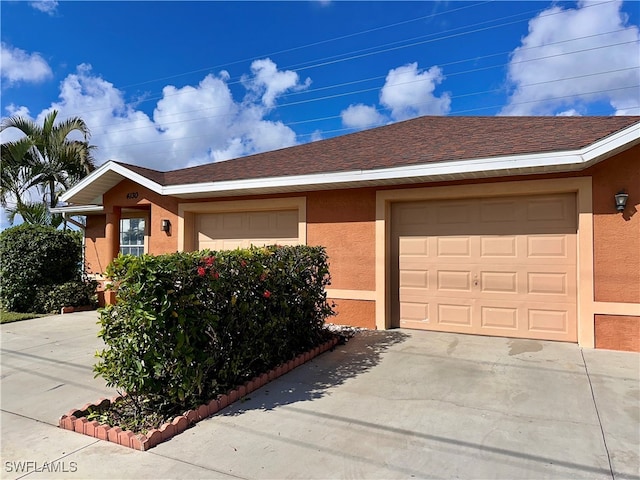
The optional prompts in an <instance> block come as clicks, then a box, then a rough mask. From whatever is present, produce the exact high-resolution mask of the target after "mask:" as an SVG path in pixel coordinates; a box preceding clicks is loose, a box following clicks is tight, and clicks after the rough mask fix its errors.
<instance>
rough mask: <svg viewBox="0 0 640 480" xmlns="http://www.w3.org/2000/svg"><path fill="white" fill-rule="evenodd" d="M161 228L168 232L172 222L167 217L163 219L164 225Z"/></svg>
mask: <svg viewBox="0 0 640 480" xmlns="http://www.w3.org/2000/svg"><path fill="white" fill-rule="evenodd" d="M160 228H161V230H162V231H163V232H168V231H169V230H171V222H170V221H169V220H166V219H165V220H162V225H161V227H160Z"/></svg>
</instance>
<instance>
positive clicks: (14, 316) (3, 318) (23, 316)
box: [0, 310, 48, 323]
mask: <svg viewBox="0 0 640 480" xmlns="http://www.w3.org/2000/svg"><path fill="white" fill-rule="evenodd" d="M47 315H48V314H46V313H45V314H43V313H16V312H5V311H4V310H0V323H11V322H19V321H20V320H29V319H31V318H39V317H46V316H47Z"/></svg>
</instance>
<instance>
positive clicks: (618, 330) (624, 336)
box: [595, 315, 640, 352]
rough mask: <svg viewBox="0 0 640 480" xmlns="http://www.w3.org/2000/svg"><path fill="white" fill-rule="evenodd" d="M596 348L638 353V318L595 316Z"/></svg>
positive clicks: (639, 346) (639, 324)
mask: <svg viewBox="0 0 640 480" xmlns="http://www.w3.org/2000/svg"><path fill="white" fill-rule="evenodd" d="M595 321H596V322H595V326H596V332H595V335H596V348H605V349H608V350H625V351H628V352H640V318H639V317H633V316H629V315H596V318H595Z"/></svg>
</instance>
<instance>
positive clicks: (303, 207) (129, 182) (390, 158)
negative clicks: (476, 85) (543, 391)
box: [58, 116, 640, 351]
mask: <svg viewBox="0 0 640 480" xmlns="http://www.w3.org/2000/svg"><path fill="white" fill-rule="evenodd" d="M619 193H620V194H622V195H619V196H618V197H617V198H618V201H619V202H620V205H617V204H616V195H617V194H619ZM62 200H63V201H64V202H66V204H67V206H65V207H61V208H59V209H58V211H61V212H64V213H65V214H67V215H86V229H85V239H86V244H85V248H86V252H85V256H86V260H87V263H88V265H89V268H90V270H91V272H92V273H95V274H101V273H103V272H104V270H105V267H106V266H107V264H108V263H109V262H110V261H111V259H113V258H114V256H116V255H117V253H118V252H119V251H122V252H127V253H134V254H139V253H142V252H144V253H150V254H160V253H167V252H174V251H191V250H201V249H205V248H210V249H213V250H216V249H229V248H236V247H240V246H249V245H250V244H254V245H260V244H273V243H278V244H309V245H322V246H324V247H326V249H327V253H328V255H329V260H330V269H331V274H332V285H331V288H330V289H328V291H327V293H328V296H329V297H330V298H331V299H332V300H334V301H335V303H336V304H337V312H338V317H337V318H336V320H335V321H336V322H338V323H343V324H351V325H355V326H362V327H368V328H377V329H388V328H394V327H402V328H413V329H426V330H433V331H445V332H461V333H468V334H480V335H497V336H506V337H516V338H531V339H544V340H558V341H565V342H577V343H578V344H580V345H582V346H584V347H596V348H607V349H620V350H635V351H638V350H640V212H638V209H639V208H640V117H630V116H626V117H625V116H620V117H454V116H451V117H429V116H425V117H420V118H415V119H412V120H407V121H403V122H399V123H394V124H391V125H387V126H382V127H378V128H373V129H370V130H366V131H361V132H358V133H352V134H348V135H344V136H339V137H335V138H330V139H326V140H321V141H317V142H313V143H307V144H304V145H298V146H294V147H290V148H284V149H281V150H276V151H271V152H266V153H261V154H257V155H251V156H247V157H242V158H237V159H234V160H228V161H223V162H216V163H210V164H206V165H201V166H196V167H191V168H183V169H179V170H173V171H168V172H161V171H157V170H151V169H149V168H143V167H139V166H134V165H127V164H124V163H120V162H116V161H109V162H107V163H105V164H104V165H102V166H101V167H100V168H98V169H97V170H96V171H94V172H93V173H92V174H91V175H89V176H88V177H86V178H85V179H84V180H82V181H81V182H80V183H78V184H77V185H75V186H74V187H73V188H71V189H69V190H68V191H67V192H66V193H65V194H64V195H63V196H62ZM624 201H626V205H624V206H622V203H623V202H624Z"/></svg>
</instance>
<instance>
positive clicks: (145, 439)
mask: <svg viewBox="0 0 640 480" xmlns="http://www.w3.org/2000/svg"><path fill="white" fill-rule="evenodd" d="M338 341H339V339H338V337H334V338H332V339H331V340H329V341H327V342H325V343H323V344H322V345H319V346H317V347H315V348H314V349H312V350H310V351H308V352H305V353H301V354H300V355H298V356H296V357H295V358H293V359H291V360H289V361H288V362H285V363H283V364H281V365H278V366H277V367H274V368H272V369H271V370H269V371H268V372H267V373H263V374H262V375H258V376H256V377H254V378H252V379H251V380H249V381H247V382H245V383H244V384H243V385H238V386H237V387H236V388H234V389H232V390H229V391H228V392H227V393H225V394H222V395H218V397H217V398H215V399H213V400H211V401H210V402H209V403H207V404H206V405H200V406H199V407H198V408H196V409H193V410H187V411H186V412H184V413H183V414H182V415H178V416H177V417H175V418H174V419H173V420H171V421H170V422H167V423H165V424H163V425H162V426H160V428H154V429H152V430H149V431H148V432H147V433H146V434H145V435H142V434H136V433H134V432H132V431H131V430H122V429H121V428H120V427H112V426H110V425H106V424H100V423H99V422H97V421H95V420H93V421H90V420H88V419H87V418H86V415H87V414H88V411H89V409H105V408H108V407H109V406H110V405H111V404H112V403H114V402H116V401H117V400H119V399H120V398H122V396H120V395H117V396H115V397H113V398H111V399H108V398H101V399H100V400H98V402H97V403H87V404H86V405H84V406H83V407H82V408H81V409H72V410H70V411H69V412H67V414H66V415H62V416H61V417H60V419H59V421H58V426H59V427H60V428H64V429H65V430H71V431H74V432H78V433H82V434H84V435H89V436H90V437H95V438H98V439H100V440H105V441H108V442H113V443H118V444H120V445H122V446H124V447H129V448H133V449H134V450H142V451H144V450H149V449H150V448H153V447H155V446H156V445H158V444H159V443H162V442H164V441H166V440H169V439H170V438H171V437H174V436H175V435H178V434H180V433H182V432H184V431H185V430H186V429H187V428H188V427H190V426H191V425H194V424H195V423H197V422H199V421H200V420H204V419H205V418H207V417H210V416H211V415H214V414H216V413H218V412H219V411H220V410H222V409H223V408H226V407H228V406H229V405H231V404H232V403H233V402H235V401H237V400H239V399H241V398H242V397H244V396H246V395H248V394H249V393H251V392H253V391H254V390H257V389H259V388H261V387H264V386H265V385H266V384H267V383H269V382H271V381H272V380H275V379H276V378H278V377H280V376H281V375H284V374H285V373H287V372H290V371H291V370H293V369H294V368H296V367H298V366H300V365H302V364H303V363H305V362H308V361H309V360H311V359H312V358H314V357H316V356H318V355H320V354H321V353H324V352H326V351H327V350H330V349H332V348H333V347H335V346H336V344H337V343H338Z"/></svg>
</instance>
